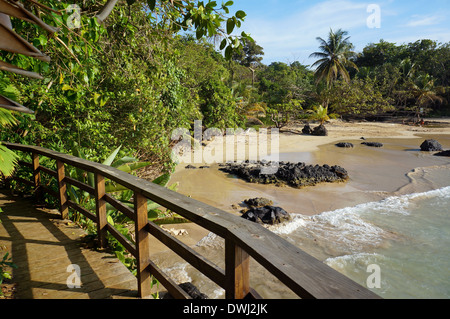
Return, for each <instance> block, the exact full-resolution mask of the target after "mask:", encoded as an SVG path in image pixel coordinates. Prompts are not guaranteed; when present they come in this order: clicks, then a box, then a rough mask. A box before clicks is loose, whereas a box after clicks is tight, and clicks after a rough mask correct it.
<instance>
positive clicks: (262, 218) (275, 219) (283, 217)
mask: <svg viewBox="0 0 450 319" xmlns="http://www.w3.org/2000/svg"><path fill="white" fill-rule="evenodd" d="M241 217H242V218H245V219H247V220H250V221H252V222H256V223H259V224H269V225H274V224H279V223H282V222H284V221H289V220H291V216H290V215H289V213H288V212H286V211H285V210H284V209H283V208H281V207H275V206H264V207H255V208H251V209H249V210H247V211H246V212H245V213H244V214H242V216H241Z"/></svg>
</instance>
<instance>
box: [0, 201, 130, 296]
mask: <svg viewBox="0 0 450 319" xmlns="http://www.w3.org/2000/svg"><path fill="white" fill-rule="evenodd" d="M0 208H1V209H2V210H3V212H0V221H1V222H0V258H1V257H3V255H4V254H5V252H6V251H9V252H10V255H12V261H13V262H14V264H16V265H17V266H18V268H17V269H13V271H12V274H13V279H14V282H16V283H17V293H16V298H18V299H66V298H70V299H72V298H76V299H79V298H82V299H106V298H130V297H131V298H133V297H137V280H136V277H135V276H133V274H131V272H130V271H129V270H128V269H127V268H126V267H125V266H124V265H123V264H122V263H121V262H120V261H119V260H118V259H117V258H115V256H114V255H112V254H110V253H107V252H102V251H95V250H93V249H88V248H83V245H82V238H83V237H84V236H85V235H86V233H85V231H83V230H82V229H80V228H79V227H77V226H75V225H73V224H71V223H68V221H65V222H64V221H61V219H60V216H61V215H60V214H59V212H57V211H52V210H48V209H43V208H37V207H35V206H33V202H32V201H31V200H27V199H23V198H20V197H12V196H10V195H7V194H6V193H0ZM70 265H78V266H79V267H80V268H79V269H80V271H79V274H80V279H81V287H80V288H76V287H74V288H69V286H68V285H67V283H76V282H75V280H74V278H75V272H74V271H73V270H71V269H70V268H69V271H68V267H69V266H70Z"/></svg>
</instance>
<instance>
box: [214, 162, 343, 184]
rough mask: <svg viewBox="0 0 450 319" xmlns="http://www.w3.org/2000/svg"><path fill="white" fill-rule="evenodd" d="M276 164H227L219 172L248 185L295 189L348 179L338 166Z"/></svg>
mask: <svg viewBox="0 0 450 319" xmlns="http://www.w3.org/2000/svg"><path fill="white" fill-rule="evenodd" d="M276 164H277V163H272V162H256V163H249V162H244V163H228V164H227V165H225V166H222V167H221V168H219V170H221V171H224V172H227V173H230V174H233V175H236V176H237V177H240V178H242V179H244V180H246V181H247V182H250V183H260V184H276V185H289V186H291V187H296V188H300V187H303V186H313V185H316V184H318V183H323V182H326V183H332V182H343V181H346V180H347V179H348V173H347V171H346V170H345V169H344V168H342V167H340V166H329V165H327V164H325V165H323V166H320V165H306V164H305V163H302V162H299V163H290V162H279V163H278V166H277V165H276ZM268 169H271V171H268Z"/></svg>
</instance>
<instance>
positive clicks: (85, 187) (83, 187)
mask: <svg viewBox="0 0 450 319" xmlns="http://www.w3.org/2000/svg"><path fill="white" fill-rule="evenodd" d="M64 182H65V183H67V184H70V185H73V186H75V187H78V188H79V189H81V190H83V191H85V192H88V193H89V194H91V195H95V188H94V187H92V186H89V185H87V184H85V183H83V182H80V181H78V180H76V179H74V178H71V177H68V176H65V177H64Z"/></svg>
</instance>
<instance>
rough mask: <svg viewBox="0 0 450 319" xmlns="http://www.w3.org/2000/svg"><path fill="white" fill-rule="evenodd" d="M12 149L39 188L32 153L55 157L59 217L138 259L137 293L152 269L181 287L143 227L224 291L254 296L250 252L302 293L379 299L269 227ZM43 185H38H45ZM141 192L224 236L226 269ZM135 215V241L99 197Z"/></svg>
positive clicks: (93, 168) (113, 173) (82, 164)
mask: <svg viewBox="0 0 450 319" xmlns="http://www.w3.org/2000/svg"><path fill="white" fill-rule="evenodd" d="M2 144H3V145H5V146H6V147H8V148H9V149H11V150H17V151H22V152H28V153H31V154H32V159H33V162H32V163H31V164H25V165H27V166H29V167H32V168H33V177H34V180H33V182H34V183H33V184H34V186H35V187H36V189H39V186H40V185H39V183H40V179H41V176H40V174H41V173H42V172H44V173H50V175H54V174H52V173H53V172H54V171H52V170H50V169H46V168H44V169H42V166H40V164H39V155H42V156H45V157H48V158H51V159H54V160H56V163H57V170H56V173H57V174H56V178H57V181H58V187H59V191H58V197H59V200H60V204H61V214H62V217H64V218H65V217H66V215H67V208H68V207H72V208H74V209H77V210H78V211H79V212H81V213H83V214H86V215H87V217H89V218H91V219H93V220H94V221H95V222H96V223H97V228H98V235H99V239H100V242H101V243H102V244H103V245H104V244H105V241H104V239H105V233H106V232H109V233H110V234H111V235H113V236H114V237H116V238H117V239H118V240H119V241H120V242H122V243H123V244H125V245H124V246H125V247H128V249H129V252H130V253H131V254H132V255H134V256H135V257H136V260H137V268H138V269H137V278H138V292H139V295H140V296H141V297H147V296H148V295H149V294H150V281H151V275H153V276H154V277H155V278H157V279H158V280H159V281H160V282H161V284H162V285H163V286H165V288H166V289H167V290H168V291H169V292H170V293H171V294H172V296H174V297H179V298H187V297H188V296H187V294H186V293H185V292H184V291H183V290H182V289H181V288H179V287H178V286H177V285H176V284H175V283H174V282H173V281H172V280H171V279H170V278H168V277H167V275H166V274H164V272H162V271H161V270H160V269H159V268H158V267H157V266H156V265H155V264H154V263H153V262H152V261H151V260H150V255H149V239H150V234H151V235H153V236H154V237H156V238H157V239H158V240H160V241H161V242H162V243H164V244H165V245H166V246H167V247H169V248H170V249H171V250H173V251H174V252H176V253H177V254H178V255H180V256H181V257H183V258H184V259H185V260H186V261H187V262H189V263H191V265H192V266H193V267H195V268H197V269H198V270H199V271H200V272H202V273H203V274H205V275H206V276H207V277H209V278H210V279H211V280H213V281H214V282H215V283H216V284H218V285H219V286H221V287H222V288H224V289H225V296H226V298H233V299H235V298H245V297H248V296H254V295H255V294H253V293H252V291H254V290H253V289H252V288H251V287H250V283H249V276H250V269H249V259H250V257H251V258H254V259H255V260H256V261H257V262H258V263H259V264H260V265H262V266H263V267H264V268H266V269H267V270H268V271H269V272H271V273H272V274H273V275H274V276H275V277H277V278H278V279H279V280H280V281H281V282H282V283H283V284H285V285H286V286H287V287H289V288H290V289H291V290H292V291H293V292H294V293H296V294H297V295H298V296H300V297H301V298H326V299H329V298H358V299H364V298H375V299H378V298H380V297H379V296H378V295H376V294H375V293H373V292H371V291H370V290H368V289H367V288H365V287H363V286H361V285H359V284H358V283H356V282H354V281H352V280H351V279H349V278H348V277H346V276H344V275H343V274H341V273H339V272H337V271H336V270H334V269H332V268H331V267H329V266H328V265H326V264H325V263H323V262H321V261H319V260H317V259H315V258H314V257H312V256H310V255H309V254H307V253H306V252H304V251H302V250H301V249H300V248H298V247H296V246H294V245H292V244H291V243H289V242H288V241H286V240H284V239H283V238H281V237H279V236H277V235H276V234H274V233H273V232H271V231H269V230H267V229H266V228H264V227H262V226H261V225H258V224H257V223H254V222H251V221H248V220H245V219H243V218H240V217H239V216H236V215H233V214H230V213H227V212H225V211H222V210H220V209H218V208H215V207H212V206H210V205H207V204H205V203H202V202H200V201H197V200H195V199H193V198H189V197H186V196H184V195H182V194H179V193H177V192H174V191H171V190H169V189H167V188H164V187H161V186H159V185H157V184H155V183H152V182H150V181H146V180H144V179H141V178H138V177H136V176H133V175H130V174H128V173H125V172H122V171H120V170H118V169H115V168H113V167H111V166H107V165H103V164H99V163H94V162H91V161H88V160H84V159H81V158H78V157H75V156H72V155H68V154H63V153H59V152H56V151H52V150H48V149H45V148H42V147H38V146H29V145H22V144H15V143H6V142H2ZM64 165H70V166H74V167H76V168H80V169H83V170H85V171H87V172H90V173H93V174H94V176H95V181H96V182H95V188H94V189H92V188H91V187H89V186H88V185H86V184H83V185H82V184H81V183H80V182H78V181H75V180H72V179H70V178H68V177H65V176H64ZM105 178H107V179H110V180H112V181H114V182H116V183H119V184H121V185H123V186H124V187H126V188H128V189H130V190H132V191H133V192H134V201H135V203H134V211H133V210H131V209H130V208H128V207H127V206H125V205H122V204H121V203H119V202H117V201H115V199H114V198H112V196H110V195H108V194H106V193H105V189H104V180H105ZM66 183H69V184H70V183H73V184H75V185H74V186H76V187H79V188H84V189H85V190H88V191H89V192H90V193H91V194H92V193H93V195H94V196H93V197H94V198H95V202H96V214H95V215H94V214H92V213H90V212H89V211H87V210H85V209H83V208H82V207H80V206H79V205H77V204H75V203H73V202H72V201H70V200H68V198H67V193H66V192H67V189H66ZM44 190H45V189H44ZM147 199H150V200H152V201H154V202H156V203H158V204H160V205H161V206H163V207H165V208H167V209H169V210H171V211H173V212H176V213H178V214H179V215H181V216H183V217H185V218H187V219H189V220H190V221H191V222H194V223H196V224H198V225H200V226H201V227H203V228H205V229H207V230H209V231H211V232H213V233H215V234H216V235H218V236H220V237H222V238H224V239H225V271H223V270H222V269H220V268H219V267H217V266H216V265H215V264H213V263H212V262H210V261H208V260H206V259H205V258H204V257H202V256H201V255H199V254H198V253H196V252H195V251H193V250H192V249H190V248H189V247H188V246H186V245H184V244H183V243H181V242H180V241H179V240H177V239H176V238H174V237H172V236H171V235H170V234H168V233H167V232H165V231H162V230H161V229H160V228H159V227H158V226H156V225H155V224H153V223H151V222H149V221H148V219H147V209H146V205H147ZM107 202H108V203H110V204H112V205H113V206H114V207H115V208H116V209H118V210H119V211H123V213H124V214H125V215H126V216H127V217H129V218H130V217H131V219H132V220H133V221H134V222H135V227H136V242H135V243H131V242H129V241H128V240H127V239H125V238H124V237H121V236H119V235H120V233H119V232H118V231H116V230H114V229H113V226H111V225H110V224H108V223H107V222H106V208H105V207H106V203H107Z"/></svg>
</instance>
